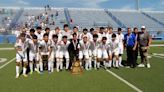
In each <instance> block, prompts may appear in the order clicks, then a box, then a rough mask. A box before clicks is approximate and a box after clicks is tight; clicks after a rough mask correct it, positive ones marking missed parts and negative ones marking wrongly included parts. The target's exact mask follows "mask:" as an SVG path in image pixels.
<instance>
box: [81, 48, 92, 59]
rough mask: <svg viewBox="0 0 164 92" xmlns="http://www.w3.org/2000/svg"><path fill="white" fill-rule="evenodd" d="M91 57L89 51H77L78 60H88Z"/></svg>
mask: <svg viewBox="0 0 164 92" xmlns="http://www.w3.org/2000/svg"><path fill="white" fill-rule="evenodd" d="M91 55H92V53H91V50H85V51H79V59H82V58H83V56H84V58H85V59H89V57H90V56H91Z"/></svg>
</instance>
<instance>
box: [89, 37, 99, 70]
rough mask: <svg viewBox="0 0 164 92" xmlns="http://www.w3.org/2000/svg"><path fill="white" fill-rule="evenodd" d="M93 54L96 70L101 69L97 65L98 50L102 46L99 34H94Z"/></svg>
mask: <svg viewBox="0 0 164 92" xmlns="http://www.w3.org/2000/svg"><path fill="white" fill-rule="evenodd" d="M91 44H92V45H91V52H92V57H93V61H94V69H95V70H96V69H99V67H98V65H97V54H98V53H97V49H98V46H99V44H100V42H99V41H98V35H97V34H93V41H92V42H91Z"/></svg>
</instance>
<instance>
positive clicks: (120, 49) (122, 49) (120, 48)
mask: <svg viewBox="0 0 164 92" xmlns="http://www.w3.org/2000/svg"><path fill="white" fill-rule="evenodd" d="M123 53H124V47H123V46H122V45H121V46H119V54H123Z"/></svg>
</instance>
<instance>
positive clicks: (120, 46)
mask: <svg viewBox="0 0 164 92" xmlns="http://www.w3.org/2000/svg"><path fill="white" fill-rule="evenodd" d="M117 36H118V41H119V66H121V67H123V65H122V64H121V63H122V54H123V53H124V45H123V44H124V43H123V41H124V35H123V34H122V29H121V28H118V35H117Z"/></svg>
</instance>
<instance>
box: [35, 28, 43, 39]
mask: <svg viewBox="0 0 164 92" xmlns="http://www.w3.org/2000/svg"><path fill="white" fill-rule="evenodd" d="M43 34H44V32H43V31H42V28H41V27H37V28H36V32H35V35H36V36H37V39H38V42H41V41H42V40H43Z"/></svg>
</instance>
